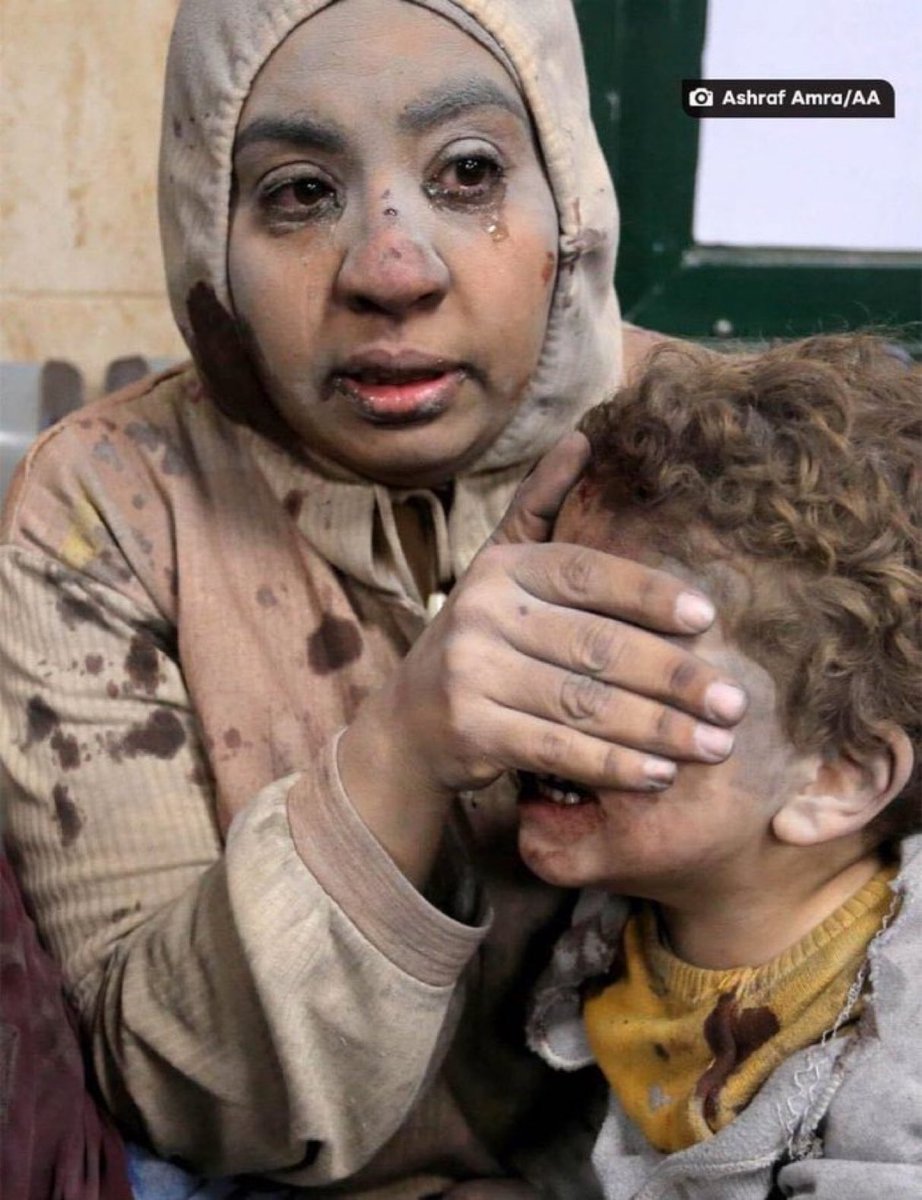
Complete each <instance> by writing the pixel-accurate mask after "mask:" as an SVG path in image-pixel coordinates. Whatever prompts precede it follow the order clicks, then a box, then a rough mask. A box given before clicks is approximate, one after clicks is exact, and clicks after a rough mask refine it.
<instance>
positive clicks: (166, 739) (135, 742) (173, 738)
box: [110, 708, 186, 759]
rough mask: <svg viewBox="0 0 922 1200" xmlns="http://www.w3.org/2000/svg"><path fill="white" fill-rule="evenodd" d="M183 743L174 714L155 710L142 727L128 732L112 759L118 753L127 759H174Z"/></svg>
mask: <svg viewBox="0 0 922 1200" xmlns="http://www.w3.org/2000/svg"><path fill="white" fill-rule="evenodd" d="M185 741H186V732H185V730H184V729H183V727H182V724H181V723H180V720H179V718H178V717H177V716H176V714H175V713H173V712H170V710H169V709H168V708H155V709H154V711H153V712H152V713H151V714H150V716H149V717H148V718H147V720H146V721H145V722H144V724H143V725H133V726H132V727H131V729H129V730H128V732H127V733H126V734H125V736H124V737H123V738H122V740H121V742H120V743H119V744H118V747H117V751H115V752H114V753H113V757H116V755H117V754H119V753H120V754H124V755H126V756H127V757H128V758H137V757H139V756H140V755H149V756H150V757H152V758H163V759H167V758H175V757H176V755H177V754H178V753H179V750H180V749H181V748H182V746H183V745H185ZM110 753H112V751H111V750H110Z"/></svg>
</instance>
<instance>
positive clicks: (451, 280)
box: [194, 0, 559, 487]
mask: <svg viewBox="0 0 922 1200" xmlns="http://www.w3.org/2000/svg"><path fill="white" fill-rule="evenodd" d="M368 28H375V29H377V30H379V31H380V34H379V36H377V37H376V38H375V39H369V38H368V37H367V29H368ZM408 52H409V53H411V54H412V58H413V62H414V70H413V71H412V72H407V71H406V69H405V63H406V61H407V54H408ZM346 76H347V77H346ZM306 112H309V113H310V117H311V120H310V128H309V129H308V128H307V126H305V132H304V134H303V136H302V135H301V134H300V133H299V134H298V135H297V136H296V137H295V136H290V135H287V134H286V133H285V130H286V129H288V128H294V126H296V125H297V123H298V122H299V121H301V123H302V124H304V120H303V114H304V113H306ZM326 129H330V130H335V131H336V137H335V138H330V137H327V136H325V134H324V131H325V130H326ZM318 130H320V131H321V133H320V135H318V134H317V131H318ZM273 131H278V132H273ZM234 178H235V199H234V208H233V212H232V214H231V235H230V244H229V251H228V269H229V278H230V291H231V294H232V303H233V308H234V311H235V313H236V318H237V326H238V327H239V329H241V330H243V331H244V332H245V340H246V348H247V349H248V350H249V352H250V355H251V358H252V361H253V363H254V364H255V367H256V374H257V376H258V379H259V381H260V382H261V383H262V387H263V394H264V396H270V397H271V404H272V405H273V406H274V407H275V409H276V410H277V411H278V412H279V413H281V415H282V416H283V417H284V419H285V421H286V422H287V425H288V445H289V448H290V446H291V443H292V433H294V435H295V436H296V437H298V436H300V438H301V439H302V440H303V443H304V444H305V445H306V446H308V447H309V448H310V449H311V450H313V451H315V452H319V453H322V454H324V455H325V456H327V457H329V458H331V459H333V460H334V461H336V462H338V463H339V464H341V465H343V466H345V467H347V468H349V469H351V470H354V471H357V472H358V473H359V474H361V475H363V476H364V477H366V478H372V479H375V480H377V481H380V482H384V483H388V484H391V485H396V486H402V485H414V486H427V487H428V486H438V485H440V484H441V483H443V482H445V481H446V480H448V479H451V478H452V477H453V476H454V475H455V474H456V473H457V472H458V471H459V470H461V469H463V468H464V467H465V466H466V465H468V464H470V463H473V462H474V461H475V460H476V459H477V458H478V457H479V456H480V455H481V454H482V453H483V452H484V451H485V450H486V449H487V447H488V446H490V445H491V443H492V442H494V441H495V439H496V438H497V437H498V435H499V434H500V432H501V431H502V430H503V428H504V427H505V426H506V424H507V423H508V422H509V421H510V420H511V418H512V416H513V415H514V413H515V411H516V409H517V407H518V405H519V403H520V401H521V400H522V397H523V396H524V394H525V391H526V388H527V385H528V382H529V379H530V378H531V375H532V373H533V371H534V369H535V367H536V366H537V363H538V359H539V356H540V353H541V349H542V346H543V343H544V336H545V330H546V325H547V317H548V313H549V310H550V303H551V294H552V291H553V289H552V288H549V287H548V286H547V285H548V282H549V281H550V277H549V278H548V279H545V278H544V277H543V275H544V272H545V270H546V269H547V268H546V263H547V261H548V256H549V255H550V256H551V259H552V260H554V261H556V252H557V245H558V239H559V229H558V214H557V211H556V207H555V204H554V200H553V196H552V194H551V191H550V188H549V186H548V183H547V180H546V178H545V176H544V171H543V168H542V165H541V159H540V155H539V152H538V150H537V147H536V143H535V139H534V132H533V129H532V124H531V120H530V117H529V114H528V112H527V109H526V107H525V104H524V102H523V100H522V98H521V96H520V94H519V92H518V89H517V86H516V84H515V82H514V81H513V80H512V78H511V77H510V76H509V75H508V74H507V72H506V70H505V68H504V67H503V66H502V65H501V64H500V63H499V62H498V61H497V60H496V59H495V58H494V57H493V56H492V55H491V54H490V53H489V51H488V50H486V49H485V48H484V47H483V46H481V45H480V44H478V43H477V42H476V41H475V40H474V39H473V38H470V37H469V36H468V35H467V34H466V33H464V32H463V31H462V30H460V29H459V28H458V27H457V26H455V25H454V24H453V23H452V22H451V21H449V20H446V19H445V18H443V17H441V16H439V15H438V14H435V13H431V12H428V11H426V10H425V9H422V8H418V7H416V6H414V5H394V4H393V3H391V2H390V0H348V2H347V3H342V4H336V5H331V6H329V7H328V8H324V9H323V10H322V11H321V12H320V13H318V14H317V15H316V16H314V17H312V18H311V19H310V20H309V21H306V22H304V23H303V24H302V25H301V26H299V27H298V28H297V29H295V30H294V32H293V33H292V34H290V35H289V37H288V38H286V39H285V41H284V42H283V43H282V45H281V46H280V47H279V48H278V49H277V50H276V51H275V53H274V54H273V55H272V57H271V58H270V59H269V61H268V62H267V63H266V64H265V66H264V67H263V69H262V71H261V72H260V74H259V76H258V78H257V80H256V82H255V84H254V86H253V88H252V90H251V92H250V95H249V97H248V99H247V102H246V105H245V107H244V110H243V112H242V114H241V118H240V122H239V125H238V129H237V138H236V145H235V151H234ZM484 233H486V234H487V235H488V236H487V237H486V238H485V237H484V236H483V235H484ZM551 274H553V272H551ZM194 324H196V327H198V324H199V323H198V322H194ZM216 324H217V323H216V322H215V321H214V320H209V321H208V322H207V325H208V326H209V328H210V329H212V330H213V329H214V328H215V327H216ZM201 325H202V329H201V334H199V333H197V334H196V337H197V338H199V337H201V339H202V344H204V339H205V338H207V336H208V331H207V329H206V328H205V325H206V322H205V321H202V322H201ZM219 349H220V348H216V358H217V357H219V354H218V350H219ZM225 352H226V347H225Z"/></svg>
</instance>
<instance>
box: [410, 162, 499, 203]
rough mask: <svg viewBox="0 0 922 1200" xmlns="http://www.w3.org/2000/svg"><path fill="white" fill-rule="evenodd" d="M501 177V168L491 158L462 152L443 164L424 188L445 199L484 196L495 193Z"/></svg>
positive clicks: (489, 196)
mask: <svg viewBox="0 0 922 1200" xmlns="http://www.w3.org/2000/svg"><path fill="white" fill-rule="evenodd" d="M502 181H503V168H502V167H501V166H500V164H499V163H498V162H496V161H495V160H494V159H492V158H487V157H486V156H485V155H483V154H465V155H463V156H462V157H460V158H455V159H452V161H451V162H450V163H448V164H447V165H446V166H444V167H443V168H442V169H441V170H440V171H439V172H438V174H437V175H436V176H435V179H434V180H433V184H432V185H430V186H429V187H427V189H426V190H427V191H429V192H430V194H434V195H439V196H441V197H443V198H445V199H457V200H485V199H489V198H491V197H492V196H493V195H494V194H495V192H496V190H497V189H498V188H499V187H500V186H501V184H502Z"/></svg>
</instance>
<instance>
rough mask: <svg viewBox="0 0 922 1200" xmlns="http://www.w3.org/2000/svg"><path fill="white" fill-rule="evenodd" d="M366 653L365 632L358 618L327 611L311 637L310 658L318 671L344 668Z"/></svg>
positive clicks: (311, 665) (311, 663)
mask: <svg viewBox="0 0 922 1200" xmlns="http://www.w3.org/2000/svg"><path fill="white" fill-rule="evenodd" d="M361 653H362V635H361V633H360V632H359V627H358V625H356V624H355V622H354V621H347V620H346V619H345V618H343V617H334V616H331V615H330V614H329V613H327V614H326V615H325V616H324V618H323V620H322V621H321V622H320V624H319V625H318V626H317V628H316V629H315V630H314V632H313V633H312V634H311V635H310V637H309V638H308V639H307V661H308V663H309V664H310V667H311V670H312V671H314V672H315V673H316V674H317V675H329V674H330V672H331V671H340V670H342V668H343V667H345V666H347V665H348V664H349V663H351V662H355V660H356V659H357V658H358V657H359V656H360V655H361Z"/></svg>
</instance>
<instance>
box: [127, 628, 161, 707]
mask: <svg viewBox="0 0 922 1200" xmlns="http://www.w3.org/2000/svg"><path fill="white" fill-rule="evenodd" d="M125 674H126V675H127V676H128V678H129V679H130V680H131V684H132V686H133V687H134V688H135V689H136V690H137V691H139V692H146V693H147V695H148V696H153V695H154V694H155V693H156V691H157V684H158V683H159V682H160V664H159V661H158V659H157V647H156V646H155V645H154V643H153V642H152V641H151V640H150V638H148V637H144V635H143V634H139V633H136V634H135V635H134V637H133V638H132V639H131V643H130V645H129V647H128V653H127V655H126V656H125Z"/></svg>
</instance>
